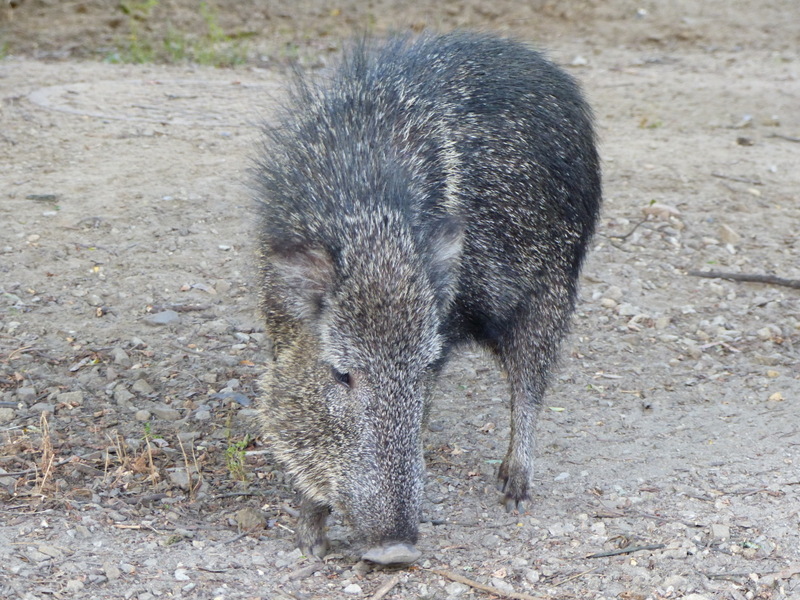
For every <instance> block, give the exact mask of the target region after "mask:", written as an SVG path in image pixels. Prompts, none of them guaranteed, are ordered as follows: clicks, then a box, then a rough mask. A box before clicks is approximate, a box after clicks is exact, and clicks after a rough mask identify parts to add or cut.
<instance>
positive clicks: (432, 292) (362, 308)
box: [264, 207, 461, 546]
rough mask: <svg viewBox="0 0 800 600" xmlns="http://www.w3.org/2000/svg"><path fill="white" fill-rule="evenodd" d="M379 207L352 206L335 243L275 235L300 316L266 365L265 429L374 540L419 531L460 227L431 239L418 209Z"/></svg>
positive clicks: (268, 263)
mask: <svg viewBox="0 0 800 600" xmlns="http://www.w3.org/2000/svg"><path fill="white" fill-rule="evenodd" d="M373 208H374V210H372V211H357V212H356V213H355V214H351V215H342V216H341V219H340V220H339V225H338V232H337V234H336V235H335V236H330V237H332V238H333V239H336V240H337V243H336V244H331V243H326V241H325V239H324V237H325V236H320V237H318V238H317V239H316V240H314V239H311V240H303V239H297V238H294V239H288V240H286V239H283V240H277V239H271V240H269V241H268V244H267V248H266V250H265V256H264V263H265V264H264V271H265V275H266V277H265V280H266V282H267V283H266V286H267V287H268V288H269V289H268V290H265V296H267V295H268V296H269V299H270V300H267V302H266V304H268V305H269V303H270V301H271V302H273V303H274V302H275V299H276V298H280V299H281V302H280V304H281V306H280V312H284V313H285V317H286V321H287V322H290V323H291V324H292V325H291V328H290V329H291V331H290V332H288V333H287V334H286V335H285V342H284V346H285V347H284V348H282V349H281V348H278V349H277V351H276V361H275V364H274V365H273V367H272V369H271V371H270V373H269V374H268V375H267V377H266V378H265V387H266V389H265V390H264V391H265V397H266V398H267V399H268V400H267V403H266V406H265V410H266V411H267V413H268V414H266V415H265V428H266V429H267V431H268V432H272V433H271V434H270V435H269V437H271V438H272V439H271V440H270V443H271V445H272V446H273V450H274V452H275V454H276V456H277V457H278V459H279V460H280V461H281V462H282V463H283V465H284V467H285V468H286V470H287V471H289V472H290V473H291V474H292V475H293V477H294V480H295V484H296V485H297V487H298V489H299V490H300V491H301V492H302V493H303V495H304V496H305V498H307V499H309V500H311V501H313V502H316V503H319V504H325V505H335V506H338V507H339V508H342V509H344V511H345V512H346V513H347V514H348V515H349V517H350V519H351V521H352V523H353V525H354V527H355V528H356V531H357V532H358V533H359V534H360V537H361V538H363V539H364V541H366V542H367V543H369V544H372V545H373V546H374V545H376V544H379V545H386V544H391V543H392V542H403V543H410V544H413V543H415V542H416V538H417V524H418V521H419V508H420V497H421V493H422V485H423V472H424V466H423V459H422V446H421V440H420V430H421V426H422V420H423V412H424V406H425V402H426V398H427V395H428V386H429V384H430V379H431V366H432V365H434V364H435V363H436V362H437V361H438V360H439V359H440V358H441V355H442V351H443V338H442V336H441V335H440V325H441V321H442V318H443V317H444V315H445V313H446V311H447V309H448V304H449V303H450V300H451V299H452V295H453V293H454V290H453V289H452V288H453V286H454V279H455V278H454V275H453V271H454V270H455V268H456V267H457V262H458V257H459V253H460V249H461V228H460V227H459V226H458V225H457V224H455V223H453V222H450V221H448V220H446V219H443V220H441V221H440V222H439V223H437V224H434V225H433V226H429V227H428V232H427V233H426V235H425V236H424V237H423V238H421V237H420V236H419V235H418V232H415V231H414V230H413V227H412V226H411V224H410V223H409V221H408V217H407V215H405V214H402V213H400V212H397V211H393V210H391V209H384V208H375V207H373ZM267 310H269V306H268V307H267ZM268 321H269V319H268ZM273 333H274V332H273Z"/></svg>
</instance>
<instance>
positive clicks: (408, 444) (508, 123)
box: [256, 33, 601, 563]
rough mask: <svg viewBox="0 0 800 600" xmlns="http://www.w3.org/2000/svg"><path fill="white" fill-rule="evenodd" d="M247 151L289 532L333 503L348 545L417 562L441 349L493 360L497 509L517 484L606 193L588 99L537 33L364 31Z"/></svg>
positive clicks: (321, 517)
mask: <svg viewBox="0 0 800 600" xmlns="http://www.w3.org/2000/svg"><path fill="white" fill-rule="evenodd" d="M277 123H278V124H277V125H275V126H271V127H266V128H265V142H264V148H263V153H262V154H261V158H260V160H259V164H258V169H257V181H256V191H257V197H258V201H259V202H258V203H259V207H260V208H259V210H260V218H261V221H260V233H261V272H262V290H261V291H262V305H263V312H264V315H265V320H266V326H267V332H268V334H269V336H270V338H271V340H272V344H273V354H274V361H273V362H272V364H270V365H269V367H268V371H267V373H266V375H265V376H264V379H263V396H262V398H261V399H260V404H259V407H260V412H261V414H262V415H263V419H262V421H263V431H264V437H265V439H266V441H267V443H268V444H269V447H270V448H271V450H272V452H273V453H274V456H275V458H276V459H277V460H278V462H279V463H280V464H281V465H282V467H283V468H284V469H285V470H286V471H287V472H288V473H289V474H290V475H291V477H292V478H293V481H294V483H295V485H296V487H297V489H298V490H299V492H300V494H301V496H302V498H303V503H302V506H301V516H300V519H299V522H298V526H297V529H298V537H299V544H300V546H301V548H303V549H305V550H306V551H309V552H312V553H314V554H317V555H323V554H324V553H325V552H326V550H327V539H326V535H325V520H326V517H327V515H328V513H329V511H330V510H331V508H338V509H341V510H343V511H344V512H345V513H346V515H347V516H348V517H349V520H350V521H351V522H352V524H353V526H354V528H355V530H356V532H357V533H358V534H359V536H360V538H361V539H362V540H363V542H364V543H365V544H366V548H367V549H366V552H365V554H364V555H363V556H364V558H366V559H369V560H372V561H375V562H379V563H404V562H412V561H413V560H415V559H416V558H417V557H418V556H419V552H418V551H417V550H416V548H415V547H414V544H415V543H416V541H417V524H418V521H419V517H420V515H419V512H420V497H421V494H422V490H423V476H424V464H423V458H422V440H421V429H422V423H423V416H424V412H425V406H426V402H427V400H428V398H429V395H430V390H431V386H432V385H433V384H434V382H435V379H436V376H437V374H438V373H439V372H440V370H441V368H442V366H443V365H444V363H445V361H446V359H447V357H448V355H449V354H450V351H451V350H452V349H453V348H454V347H455V346H456V345H458V344H459V343H462V342H467V341H473V342H478V343H479V344H482V345H484V346H485V347H487V348H488V349H489V350H490V351H491V352H492V353H493V355H494V356H496V357H497V359H498V360H499V362H500V364H501V365H502V367H503V368H504V369H505V370H506V372H507V373H508V381H509V384H510V392H511V400H512V409H511V439H510V444H509V449H508V453H507V454H506V456H505V460H504V461H503V463H502V465H501V467H500V470H499V479H500V483H501V486H502V489H503V493H504V502H505V504H506V507H507V508H515V507H518V506H519V505H520V503H522V502H523V501H525V500H527V499H529V494H530V491H529V490H530V487H531V481H532V477H533V457H534V432H535V421H536V414H537V408H538V407H539V405H540V404H541V401H542V396H543V394H544V391H545V387H546V382H547V374H548V371H549V370H550V368H551V365H552V364H553V362H554V360H555V358H556V355H557V350H558V345H559V341H560V340H561V338H562V337H563V335H564V333H565V331H566V329H567V325H568V319H569V316H570V313H571V312H572V310H573V306H574V302H575V296H576V286H577V280H578V273H579V270H580V267H581V262H582V260H583V257H584V254H585V252H586V248H587V244H588V242H589V240H590V237H591V235H592V232H593V229H594V225H595V220H596V218H597V213H598V210H599V206H600V199H601V185H600V168H599V162H598V157H597V152H596V149H595V140H594V134H593V130H592V118H591V114H590V110H589V108H588V106H587V104H586V102H585V101H584V100H583V98H582V95H581V92H580V90H579V88H578V86H577V85H576V83H575V82H574V81H573V80H572V78H571V77H570V76H568V75H567V74H565V73H564V72H563V71H562V70H560V69H559V68H558V67H556V66H554V65H553V64H552V63H551V62H549V61H548V60H547V59H545V58H544V57H543V56H542V55H541V54H540V53H538V52H536V51H534V50H532V49H530V48H528V47H527V46H525V45H523V44H521V43H518V42H516V41H511V40H506V39H501V38H497V37H493V36H491V35H481V34H471V33H453V34H449V35H442V36H433V35H428V36H423V37H420V38H417V39H409V38H393V39H390V40H388V41H386V42H382V43H373V42H361V43H359V44H357V45H356V47H355V48H354V49H352V50H351V51H349V52H348V53H347V54H346V56H345V58H344V59H343V61H342V63H341V65H340V66H339V67H338V69H337V70H336V71H335V72H334V74H333V75H332V77H331V78H330V79H329V80H327V81H325V82H324V83H314V82H310V81H308V80H307V79H304V78H302V77H298V78H297V81H296V84H295V86H294V91H293V93H292V95H291V98H290V99H289V101H288V102H287V105H286V106H285V107H284V109H283V111H282V112H281V113H280V115H279V118H278V121H277Z"/></svg>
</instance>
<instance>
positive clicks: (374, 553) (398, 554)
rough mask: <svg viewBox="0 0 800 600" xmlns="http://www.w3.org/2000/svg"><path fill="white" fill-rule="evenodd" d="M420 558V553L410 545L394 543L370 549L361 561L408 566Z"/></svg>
mask: <svg viewBox="0 0 800 600" xmlns="http://www.w3.org/2000/svg"><path fill="white" fill-rule="evenodd" d="M420 556H422V552H420V551H419V550H417V549H416V548H415V547H414V546H413V545H411V544H403V543H395V544H388V545H386V546H376V547H375V548H370V549H369V550H367V552H365V553H364V555H363V556H362V557H361V559H362V560H368V561H370V562H374V563H378V564H379V565H399V564H402V565H408V564H411V563H413V562H414V561H415V560H417V559H418V558H419V557H420Z"/></svg>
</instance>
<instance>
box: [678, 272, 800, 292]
mask: <svg viewBox="0 0 800 600" xmlns="http://www.w3.org/2000/svg"><path fill="white" fill-rule="evenodd" d="M688 274H689V275H691V276H692V277H706V278H708V279H730V280H731V281H746V282H748V283H766V284H769V285H782V286H784V287H790V288H794V289H796V290H800V279H784V278H783V277H776V276H775V275H760V274H758V273H725V272H723V271H689V272H688Z"/></svg>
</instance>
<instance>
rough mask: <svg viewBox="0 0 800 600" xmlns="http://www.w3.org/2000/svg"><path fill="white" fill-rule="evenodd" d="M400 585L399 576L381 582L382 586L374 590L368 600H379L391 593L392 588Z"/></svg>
mask: <svg viewBox="0 0 800 600" xmlns="http://www.w3.org/2000/svg"><path fill="white" fill-rule="evenodd" d="M398 583H400V576H399V575H395V576H394V577H392V578H391V579H388V580H386V581H384V582H383V585H382V586H381V587H379V588H378V589H377V590H375V593H374V594H372V596H370V597H369V600H381V598H383V597H384V596H385V595H386V594H388V593H389V592H391V591H392V588H393V587H394V586H396V585H397V584H398Z"/></svg>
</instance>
